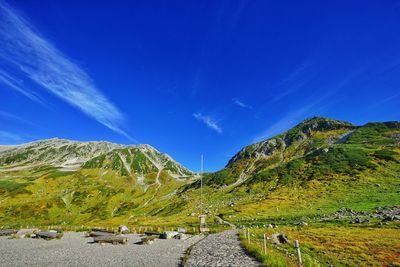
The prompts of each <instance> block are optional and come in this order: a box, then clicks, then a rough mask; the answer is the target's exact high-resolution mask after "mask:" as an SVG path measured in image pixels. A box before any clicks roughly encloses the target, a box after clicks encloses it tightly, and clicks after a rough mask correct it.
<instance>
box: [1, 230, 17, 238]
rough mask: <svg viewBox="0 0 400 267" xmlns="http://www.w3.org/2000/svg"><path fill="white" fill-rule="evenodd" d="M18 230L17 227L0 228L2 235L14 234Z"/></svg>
mask: <svg viewBox="0 0 400 267" xmlns="http://www.w3.org/2000/svg"><path fill="white" fill-rule="evenodd" d="M17 232H18V230H15V229H4V230H0V236H6V235H13V234H16V233H17Z"/></svg>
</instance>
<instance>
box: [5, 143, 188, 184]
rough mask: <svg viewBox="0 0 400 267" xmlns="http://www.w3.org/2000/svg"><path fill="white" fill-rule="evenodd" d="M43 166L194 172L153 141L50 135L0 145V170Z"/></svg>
mask: <svg viewBox="0 0 400 267" xmlns="http://www.w3.org/2000/svg"><path fill="white" fill-rule="evenodd" d="M44 166H48V167H54V168H56V169H58V170H62V171H78V170H79V169H81V168H84V169H96V168H98V169H105V170H110V171H114V172H118V173H119V174H120V175H122V176H127V175H133V174H135V175H145V174H148V173H151V172H158V171H160V170H165V171H168V172H169V173H170V175H172V176H174V177H177V178H179V177H187V176H191V175H192V172H191V171H189V170H188V169H186V168H185V167H183V166H182V165H180V164H179V163H177V162H176V161H174V160H173V159H172V158H171V157H170V156H168V155H166V154H163V153H161V152H159V151H157V150H156V149H155V148H153V147H151V146H150V145H129V146H126V145H120V144H113V143H109V142H79V141H71V140H63V139H49V140H42V141H37V142H32V143H28V144H23V145H17V146H2V147H0V171H13V170H15V171H16V170H32V169H37V168H40V167H44Z"/></svg>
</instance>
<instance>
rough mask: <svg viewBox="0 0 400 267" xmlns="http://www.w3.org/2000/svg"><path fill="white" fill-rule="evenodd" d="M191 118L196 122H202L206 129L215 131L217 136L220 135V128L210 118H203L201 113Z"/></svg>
mask: <svg viewBox="0 0 400 267" xmlns="http://www.w3.org/2000/svg"><path fill="white" fill-rule="evenodd" d="M193 117H195V118H196V119H197V120H198V121H201V122H203V123H204V124H205V125H206V126H207V127H208V128H210V129H212V130H214V131H216V132H217V133H219V134H222V128H221V127H219V126H218V124H217V121H216V120H214V119H213V118H211V117H210V116H205V115H203V114H201V113H194V114H193Z"/></svg>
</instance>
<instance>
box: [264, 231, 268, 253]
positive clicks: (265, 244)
mask: <svg viewBox="0 0 400 267" xmlns="http://www.w3.org/2000/svg"><path fill="white" fill-rule="evenodd" d="M264 255H267V236H266V235H265V234H264Z"/></svg>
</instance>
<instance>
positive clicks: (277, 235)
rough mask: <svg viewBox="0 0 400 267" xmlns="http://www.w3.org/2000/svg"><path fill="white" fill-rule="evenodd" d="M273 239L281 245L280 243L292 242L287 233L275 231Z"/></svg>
mask: <svg viewBox="0 0 400 267" xmlns="http://www.w3.org/2000/svg"><path fill="white" fill-rule="evenodd" d="M272 241H273V242H274V243H275V244H277V245H279V244H288V243H291V242H290V241H289V239H288V238H287V236H286V235H285V234H281V233H275V234H273V235H272Z"/></svg>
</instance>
